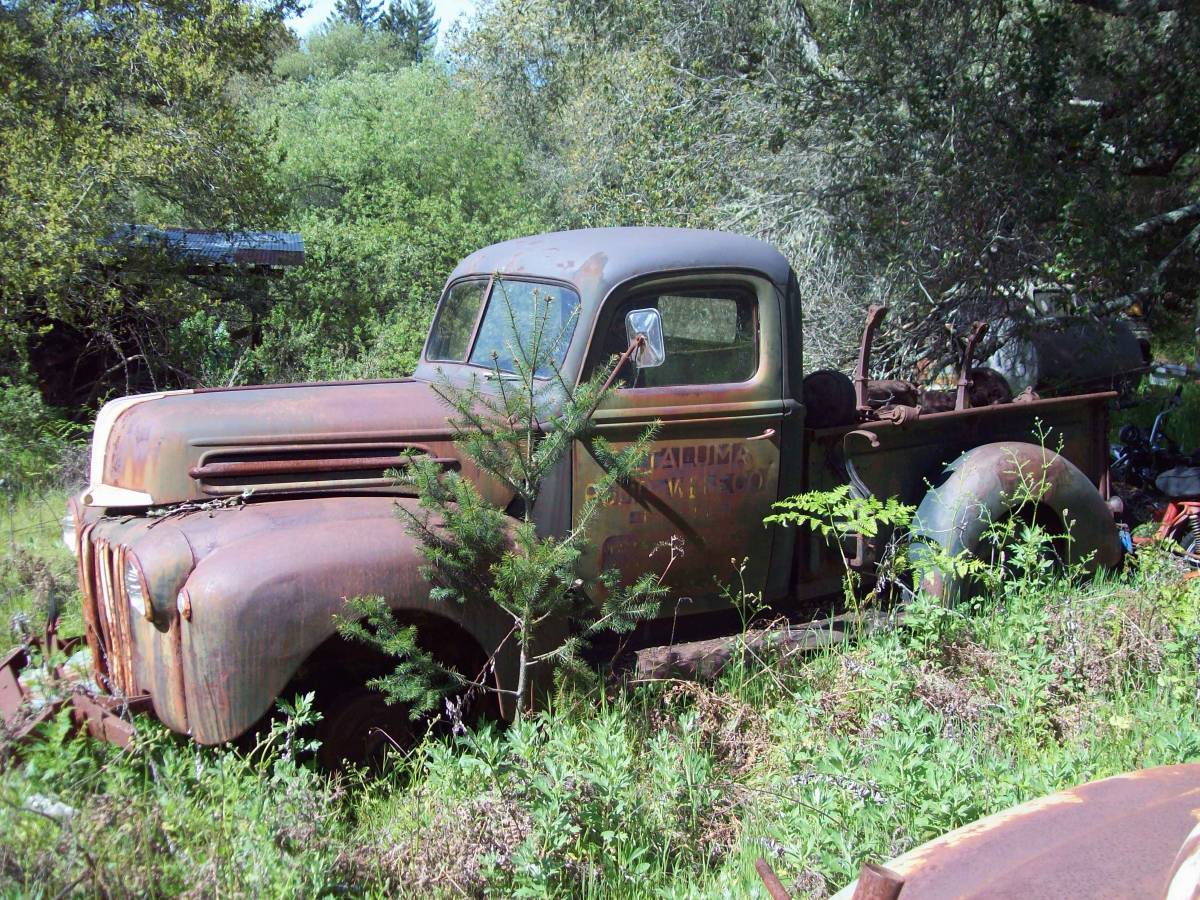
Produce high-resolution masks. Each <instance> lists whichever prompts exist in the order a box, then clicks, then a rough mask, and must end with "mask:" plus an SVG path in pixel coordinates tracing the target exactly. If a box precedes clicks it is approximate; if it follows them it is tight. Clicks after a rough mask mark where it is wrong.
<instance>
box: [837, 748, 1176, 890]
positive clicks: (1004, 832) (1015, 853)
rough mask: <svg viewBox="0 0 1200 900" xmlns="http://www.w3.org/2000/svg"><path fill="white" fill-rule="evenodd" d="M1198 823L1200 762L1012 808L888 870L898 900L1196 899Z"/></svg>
mask: <svg viewBox="0 0 1200 900" xmlns="http://www.w3.org/2000/svg"><path fill="white" fill-rule="evenodd" d="M1198 822H1200V764H1194V763H1193V764H1189V765H1177V766H1162V767H1160V768H1156V769H1143V770H1141V771H1138V772H1129V773H1127V774H1124V775H1116V776H1114V777H1112V778H1105V779H1102V780H1100V781H1093V782H1089V783H1088V784H1084V785H1081V786H1079V787H1075V788H1071V789H1070V790H1066V791H1060V792H1058V793H1056V794H1050V795H1049V796H1046V797H1040V798H1038V799H1036V800H1030V801H1029V802H1027V803H1022V804H1021V805H1019V806H1014V807H1013V808H1011V809H1008V810H1005V811H1004V812H1000V813H996V814H995V815H992V816H988V817H986V818H983V819H980V820H979V821H977V822H972V823H971V824H970V825H964V826H963V827H962V828H959V829H957V830H955V831H951V832H950V833H949V834H946V835H943V836H942V837H940V838H937V839H935V840H932V841H930V842H929V843H927V844H924V845H922V846H920V847H917V848H916V849H914V850H910V851H909V852H908V853H905V854H904V855H903V856H900V857H898V858H896V859H894V860H892V861H891V862H889V863H887V864H886V866H885V867H883V871H885V872H887V873H888V875H889V879H890V884H891V886H892V887H893V888H896V887H898V888H899V890H898V892H896V893H894V894H892V896H898V897H899V898H900V900H942V898H951V897H957V898H963V897H1002V898H1014V900H1015V898H1021V900H1033V898H1042V897H1045V898H1050V897H1055V898H1058V897H1087V898H1090V900H1095V898H1106V897H1111V898H1114V900H1115V898H1122V900H1124V898H1132V897H1147V898H1166V897H1169V898H1170V900H1176V898H1193V897H1196V896H1197V887H1198V885H1197V882H1196V878H1197V875H1198V874H1200V872H1198V864H1200V860H1198V859H1197V857H1196V853H1195V850H1196V847H1195V846H1194V844H1195V843H1196V841H1195V840H1194V838H1195V835H1196V832H1194V830H1193V829H1195V828H1196V827H1197V823H1198ZM876 869H877V870H878V869H879V867H876ZM892 875H894V876H895V877H896V878H898V879H900V880H902V882H903V883H902V885H897V884H896V883H895V879H893V878H891V876H892ZM863 886H864V885H863V884H862V882H861V881H854V882H852V883H851V884H849V885H847V886H846V887H845V888H843V889H842V890H841V891H839V892H838V893H837V894H836V895H834V900H851V898H862V897H864V896H867V894H865V893H859V892H858V891H859V888H860V887H863ZM870 896H879V894H878V892H876V893H874V894H871V895H870Z"/></svg>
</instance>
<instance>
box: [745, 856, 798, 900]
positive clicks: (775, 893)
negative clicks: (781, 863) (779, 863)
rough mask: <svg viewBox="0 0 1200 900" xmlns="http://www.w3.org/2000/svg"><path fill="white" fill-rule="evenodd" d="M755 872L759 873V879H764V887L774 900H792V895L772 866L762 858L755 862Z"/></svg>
mask: <svg viewBox="0 0 1200 900" xmlns="http://www.w3.org/2000/svg"><path fill="white" fill-rule="evenodd" d="M754 870H755V871H756V872H758V877H759V878H761V879H762V883H763V887H765V888H766V889H767V893H768V894H770V895H771V898H772V900H792V895H791V894H789V893H788V892H787V888H785V887H784V886H783V882H782V881H780V880H779V876H778V875H776V874H775V870H774V869H772V868H771V864H770V863H768V862H767V861H766V860H765V859H763V858H762V857H761V856H760V857H759V858H758V859H756V860H755V861H754Z"/></svg>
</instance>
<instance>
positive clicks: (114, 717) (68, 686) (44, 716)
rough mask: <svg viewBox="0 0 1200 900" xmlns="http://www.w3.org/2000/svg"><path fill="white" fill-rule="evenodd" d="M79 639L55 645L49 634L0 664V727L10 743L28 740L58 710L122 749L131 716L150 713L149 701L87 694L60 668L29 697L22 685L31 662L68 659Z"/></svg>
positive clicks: (129, 732) (125, 745) (130, 730)
mask: <svg viewBox="0 0 1200 900" xmlns="http://www.w3.org/2000/svg"><path fill="white" fill-rule="evenodd" d="M81 645H82V639H79V638H75V639H71V640H68V641H64V642H59V641H57V640H56V639H55V637H54V635H53V630H51V631H50V640H49V641H48V642H47V643H46V644H43V643H42V642H40V641H35V642H31V644H29V645H25V646H20V647H17V648H16V649H14V650H13V651H12V652H11V653H9V654H8V655H7V656H5V657H4V659H3V660H0V721H3V723H4V728H5V731H7V732H8V734H9V736H10V737H11V738H12V739H13V740H15V741H24V740H27V739H29V738H30V737H32V736H33V735H34V733H35V732H36V731H37V729H38V727H39V726H41V725H43V724H45V723H46V722H48V721H50V720H51V719H52V718H54V717H55V716H56V715H58V713H59V712H60V711H61V710H63V709H64V708H67V709H70V711H71V719H72V721H73V722H74V725H75V727H77V728H81V729H85V730H86V731H87V733H88V734H90V735H91V736H92V737H95V738H99V739H101V740H104V741H108V742H109V743H111V744H116V745H117V746H119V747H122V748H128V747H129V746H130V745H131V744H132V742H133V737H134V734H135V730H134V726H133V722H132V718H131V717H132V716H133V715H134V714H135V713H140V712H146V711H148V710H149V709H150V697H149V695H141V696H138V697H133V698H120V697H114V696H109V695H96V694H94V693H90V692H89V691H88V690H87V688H86V687H85V686H84V685H83V684H82V683H81V680H80V678H79V676H78V675H76V674H74V673H72V672H70V671H68V670H67V668H66V667H65V666H64V665H63V664H61V663H60V664H57V665H55V666H54V667H53V669H52V670H51V671H50V679H49V684H48V685H47V686H46V687H44V688H43V690H42V691H34V690H32V689H31V688H30V687H29V686H28V685H27V684H26V681H25V680H23V679H22V673H23V672H27V671H28V668H29V667H30V666H31V664H32V661H33V659H34V658H35V657H39V656H40V657H41V658H45V657H46V655H47V654H46V649H47V647H49V648H50V649H51V653H55V652H56V653H57V654H69V653H71V652H74V651H75V650H77V649H80V647H81Z"/></svg>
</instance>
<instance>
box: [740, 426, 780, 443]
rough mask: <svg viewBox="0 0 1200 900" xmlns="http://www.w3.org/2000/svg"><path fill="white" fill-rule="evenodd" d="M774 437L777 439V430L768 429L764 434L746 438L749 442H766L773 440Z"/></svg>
mask: <svg viewBox="0 0 1200 900" xmlns="http://www.w3.org/2000/svg"><path fill="white" fill-rule="evenodd" d="M773 437H775V429H774V428H768V429H767V430H766V431H764V432H763V433H762V434H756V435H755V436H754V437H748V438H746V440H748V441H765V440H766V439H767V438H773Z"/></svg>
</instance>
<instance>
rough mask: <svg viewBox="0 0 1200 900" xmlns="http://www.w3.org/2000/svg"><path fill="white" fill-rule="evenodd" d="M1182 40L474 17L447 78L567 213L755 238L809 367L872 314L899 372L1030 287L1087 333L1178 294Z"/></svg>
mask: <svg viewBox="0 0 1200 900" xmlns="http://www.w3.org/2000/svg"><path fill="white" fill-rule="evenodd" d="M1198 31H1200V11H1198V10H1197V7H1196V5H1195V4H1194V3H1191V2H1154V3H1151V2H1146V3H1141V2H1128V3H1126V2H1121V3H1108V2H1086V0H1076V2H1071V0H1002V2H995V3H986V4H979V3H957V2H951V0H904V2H890V0H889V2H883V0H878V2H872V0H868V2H865V3H864V2H857V0H856V2H849V0H810V2H806V3H796V2H792V0H751V2H737V3H735V2H732V0H700V2H682V0H665V2H653V3H651V2H647V0H618V2H615V3H612V2H604V3H599V2H594V0H571V2H568V3H562V4H560V3H551V2H548V0H534V2H525V0H522V2H517V0H497V2H496V3H494V4H492V5H490V6H488V7H486V8H485V10H484V11H483V13H482V14H481V15H480V17H479V18H478V19H477V21H476V23H475V25H474V27H473V28H472V29H470V30H469V31H467V32H466V33H465V34H464V35H462V36H460V39H459V41H458V43H457V45H456V59H457V62H458V64H459V65H460V66H461V67H462V69H463V71H464V73H465V75H466V77H468V78H470V79H471V80H472V81H473V83H474V84H476V85H477V86H478V87H479V89H480V90H481V91H483V92H484V93H485V94H486V95H487V97H488V102H489V104H491V105H494V106H496V107H497V108H499V109H501V110H502V115H503V117H504V118H505V120H506V121H512V122H514V123H516V124H517V126H518V127H520V128H521V129H522V130H523V131H524V133H525V135H526V137H527V140H528V141H529V142H530V143H531V144H532V145H533V146H536V147H537V148H538V149H539V151H540V153H541V154H542V171H543V174H544V178H545V179H546V182H547V184H548V186H552V189H553V191H554V194H555V195H556V196H559V197H561V198H562V201H563V206H564V210H563V213H564V215H565V216H566V217H567V218H568V219H569V220H571V221H577V222H584V223H588V224H609V223H615V222H622V223H626V224H628V223H637V222H645V223H655V224H678V225H693V224H702V225H715V226H718V227H723V228H728V229H733V230H739V231H749V232H752V233H755V234H757V235H760V236H763V237H765V238H768V239H770V240H773V241H774V242H776V243H777V244H779V245H781V246H782V247H783V248H784V249H785V251H786V252H787V253H788V254H789V256H790V257H791V258H792V261H793V263H794V264H795V265H796V268H797V270H798V272H799V274H800V277H801V286H802V288H804V289H805V293H806V295H807V297H808V300H809V308H808V310H807V312H808V314H809V316H810V319H811V320H812V322H811V324H812V325H813V326H815V327H810V328H809V329H808V331H807V335H808V336H809V337H810V338H811V341H812V346H810V348H809V350H810V351H814V352H810V354H809V358H810V359H813V358H815V359H823V360H824V361H825V362H832V363H835V364H836V363H843V362H845V360H846V358H847V356H848V349H849V348H850V347H851V346H852V344H853V341H854V339H855V337H856V335H857V332H858V326H859V324H860V314H861V311H862V310H863V308H864V307H865V306H866V305H867V304H868V303H869V302H874V301H877V300H881V299H882V300H885V301H887V302H888V303H890V305H891V306H892V307H893V308H894V309H895V310H896V312H895V313H894V314H893V316H892V317H891V319H890V324H891V328H890V331H889V333H888V334H887V335H885V340H884V342H883V344H884V350H885V351H890V360H891V365H892V367H893V368H895V369H897V370H900V371H904V372H906V373H907V372H910V371H911V368H912V366H913V364H914V363H915V362H916V361H917V360H918V359H920V358H922V357H926V356H930V357H933V358H934V359H937V358H939V357H942V356H945V355H947V354H948V353H949V351H950V350H951V348H952V345H951V343H950V342H949V341H948V339H947V333H946V331H945V328H944V325H945V324H946V322H947V321H949V322H951V323H953V324H955V325H956V326H957V327H958V328H959V329H960V330H961V329H963V328H965V327H966V326H967V325H968V324H969V322H970V321H971V320H972V319H975V318H985V319H991V320H994V319H996V318H998V317H999V316H1001V315H1004V314H1010V313H1011V314H1018V315H1019V314H1022V313H1023V312H1024V309H1025V305H1026V300H1027V296H1028V294H1027V287H1028V286H1029V285H1031V284H1033V283H1051V284H1060V285H1064V286H1067V287H1068V288H1070V289H1072V290H1073V291H1074V292H1075V298H1076V305H1077V309H1078V310H1079V311H1082V312H1086V313H1089V314H1091V313H1095V312H1100V313H1103V312H1109V311H1112V310H1114V309H1120V308H1123V307H1124V306H1127V305H1128V304H1129V302H1130V301H1131V300H1137V299H1140V300H1150V299H1154V298H1156V297H1161V296H1164V295H1166V294H1169V293H1170V292H1172V291H1174V292H1177V293H1185V294H1186V293H1189V292H1193V291H1194V290H1195V289H1196V285H1197V281H1198V280H1197V277H1196V275H1197V265H1196V250H1197V246H1198V244H1200V238H1198V237H1197V235H1200V231H1196V228H1197V227H1198V226H1200V205H1197V200H1198V199H1200V195H1198V190H1200V183H1198V181H1197V169H1196V166H1197V146H1198V141H1200V133H1198V129H1200V109H1197V103H1200V101H1198V100H1197V98H1198V97H1200V94H1198V93H1197V92H1196V91H1195V90H1194V84H1195V83H1196V80H1197V78H1198V77H1200V50H1198V49H1197V48H1198V47H1200V40H1198V38H1200V33H1198ZM888 338H890V342H889V340H888Z"/></svg>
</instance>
